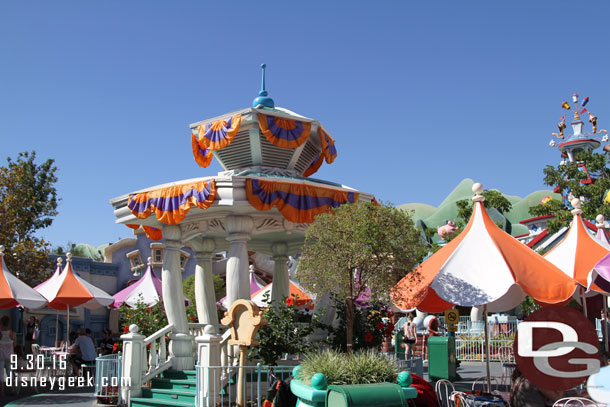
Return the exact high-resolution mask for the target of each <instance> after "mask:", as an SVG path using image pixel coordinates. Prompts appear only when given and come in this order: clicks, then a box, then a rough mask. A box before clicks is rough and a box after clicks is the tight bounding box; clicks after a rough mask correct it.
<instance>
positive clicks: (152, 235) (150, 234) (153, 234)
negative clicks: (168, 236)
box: [125, 223, 163, 241]
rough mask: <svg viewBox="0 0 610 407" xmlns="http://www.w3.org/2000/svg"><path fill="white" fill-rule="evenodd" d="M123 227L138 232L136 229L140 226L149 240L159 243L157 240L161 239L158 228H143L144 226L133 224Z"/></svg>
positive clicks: (161, 232) (161, 234)
mask: <svg viewBox="0 0 610 407" xmlns="http://www.w3.org/2000/svg"><path fill="white" fill-rule="evenodd" d="M125 226H127V227H128V228H132V229H134V230H138V229H140V226H142V230H144V234H145V235H146V237H147V238H149V239H150V240H156V241H159V240H161V239H163V231H162V230H161V229H159V228H155V227H152V226H145V225H134V224H130V223H127V224H125Z"/></svg>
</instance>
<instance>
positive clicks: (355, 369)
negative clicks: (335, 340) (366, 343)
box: [299, 350, 398, 384]
mask: <svg viewBox="0 0 610 407" xmlns="http://www.w3.org/2000/svg"><path fill="white" fill-rule="evenodd" d="M316 373H322V374H324V376H326V379H327V380H328V384H368V383H382V382H392V381H393V380H394V377H395V375H396V374H397V373H398V364H397V362H396V359H394V358H392V357H388V356H385V355H382V354H379V353H377V352H373V351H362V352H359V353H340V352H337V351H335V350H323V351H318V352H314V353H310V354H308V355H306V356H305V360H304V361H303V363H301V372H300V374H299V378H300V379H301V380H302V381H303V383H305V384H311V377H312V376H313V375H314V374H316Z"/></svg>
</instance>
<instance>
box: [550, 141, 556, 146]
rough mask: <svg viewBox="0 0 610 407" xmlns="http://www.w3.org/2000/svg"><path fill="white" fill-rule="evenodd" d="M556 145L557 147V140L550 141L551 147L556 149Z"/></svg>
mask: <svg viewBox="0 0 610 407" xmlns="http://www.w3.org/2000/svg"><path fill="white" fill-rule="evenodd" d="M556 145H557V142H556V141H555V140H551V141H549V147H555V146H556Z"/></svg>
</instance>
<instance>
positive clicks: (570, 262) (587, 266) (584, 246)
mask: <svg viewBox="0 0 610 407" xmlns="http://www.w3.org/2000/svg"><path fill="white" fill-rule="evenodd" d="M571 203H572V206H573V207H574V209H573V210H572V214H573V215H574V219H572V223H571V225H570V228H569V229H568V232H567V233H566V236H565V237H564V238H563V240H562V241H561V242H559V244H557V246H555V247H553V248H552V249H551V250H550V251H549V252H547V253H546V254H545V255H544V258H545V259H547V260H548V261H550V262H551V263H553V264H554V265H555V266H557V267H558V268H559V269H560V270H561V271H563V272H564V273H565V274H566V275H567V276H568V277H571V278H573V279H574V280H576V281H577V282H578V284H579V285H580V296H581V300H582V305H583V311H584V314H585V315H587V303H586V302H585V300H584V295H585V290H586V289H587V288H589V289H590V290H593V291H597V292H603V290H602V289H601V288H600V287H599V286H597V285H596V284H595V283H593V284H590V283H589V281H590V280H591V272H592V270H593V268H594V267H595V265H596V264H597V263H598V262H599V261H600V260H601V259H602V258H604V256H606V255H607V254H608V253H610V246H608V245H606V244H604V243H603V242H601V241H600V240H597V239H596V238H595V237H593V236H592V235H591V234H589V232H588V231H587V228H586V226H585V224H584V222H583V220H582V216H581V215H582V209H580V207H581V202H580V199H577V198H575V199H573V200H572V202H571Z"/></svg>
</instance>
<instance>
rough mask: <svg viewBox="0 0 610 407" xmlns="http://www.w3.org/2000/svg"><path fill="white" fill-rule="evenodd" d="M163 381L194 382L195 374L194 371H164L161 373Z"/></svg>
mask: <svg viewBox="0 0 610 407" xmlns="http://www.w3.org/2000/svg"><path fill="white" fill-rule="evenodd" d="M161 374H162V376H163V378H164V379H176V380H195V379H196V378H197V372H196V371H194V370H166V371H164V372H163V373H161Z"/></svg>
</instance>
